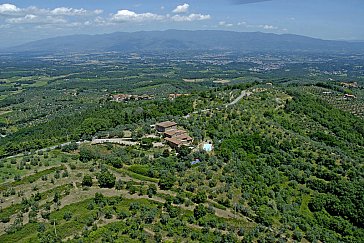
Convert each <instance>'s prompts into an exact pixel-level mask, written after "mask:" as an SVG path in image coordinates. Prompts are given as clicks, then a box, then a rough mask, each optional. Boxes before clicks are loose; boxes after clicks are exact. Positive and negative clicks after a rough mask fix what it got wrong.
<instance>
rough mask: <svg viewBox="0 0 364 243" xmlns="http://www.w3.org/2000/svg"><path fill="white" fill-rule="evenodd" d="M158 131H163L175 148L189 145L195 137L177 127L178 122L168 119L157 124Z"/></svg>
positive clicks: (168, 142)
mask: <svg viewBox="0 0 364 243" xmlns="http://www.w3.org/2000/svg"><path fill="white" fill-rule="evenodd" d="M155 128H156V130H157V131H158V132H160V133H163V135H164V140H165V141H166V142H167V144H168V145H169V146H170V147H171V148H174V149H178V148H180V147H181V146H182V145H185V146H189V145H190V144H191V143H192V141H193V138H192V137H190V136H189V135H188V132H187V131H185V130H182V129H177V123H175V122H171V121H166V122H161V123H158V124H156V125H155Z"/></svg>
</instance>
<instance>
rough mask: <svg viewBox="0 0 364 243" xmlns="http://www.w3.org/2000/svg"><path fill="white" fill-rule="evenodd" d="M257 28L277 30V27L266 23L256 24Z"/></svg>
mask: <svg viewBox="0 0 364 243" xmlns="http://www.w3.org/2000/svg"><path fill="white" fill-rule="evenodd" d="M258 28H261V29H265V30H277V29H278V27H276V26H273V25H268V24H263V25H258Z"/></svg>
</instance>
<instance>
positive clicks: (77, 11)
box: [50, 7, 87, 16]
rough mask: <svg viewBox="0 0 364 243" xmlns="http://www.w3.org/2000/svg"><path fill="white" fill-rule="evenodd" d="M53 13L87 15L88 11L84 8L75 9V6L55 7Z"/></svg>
mask: <svg viewBox="0 0 364 243" xmlns="http://www.w3.org/2000/svg"><path fill="white" fill-rule="evenodd" d="M50 12H51V14H54V15H66V16H75V15H85V14H87V11H86V10H85V9H83V8H81V9H74V8H65V7H61V8H55V9H53V10H52V11H50Z"/></svg>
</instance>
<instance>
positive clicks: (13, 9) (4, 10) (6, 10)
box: [0, 3, 20, 15]
mask: <svg viewBox="0 0 364 243" xmlns="http://www.w3.org/2000/svg"><path fill="white" fill-rule="evenodd" d="M19 11H20V9H19V8H18V7H17V6H15V5H13V4H9V3H4V4H0V15H13V14H15V13H17V12H19Z"/></svg>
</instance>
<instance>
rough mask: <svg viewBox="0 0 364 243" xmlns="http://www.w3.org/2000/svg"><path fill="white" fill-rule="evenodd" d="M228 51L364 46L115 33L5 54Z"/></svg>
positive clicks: (221, 34)
mask: <svg viewBox="0 0 364 243" xmlns="http://www.w3.org/2000/svg"><path fill="white" fill-rule="evenodd" d="M165 50H226V51H232V50H234V51H247V52H257V51H264V52H277V51H278V52H281V51H287V52H344V53H347V52H349V53H361V52H364V43H362V42H347V41H335V40H323V39H318V38H312V37H307V36H301V35H294V34H272V33H263V32H234V31H223V30H194V31H190V30H166V31H138V32H114V33H110V34H97V35H85V34H79V35H70V36H61V37H53V38H48V39H43V40H38V41H32V42H29V43H26V44H22V45H18V46H14V47H10V48H6V49H3V50H2V51H3V52H10V53H21V52H42V53H58V52H93V51H96V52H106V51H117V52H133V51H165Z"/></svg>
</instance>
